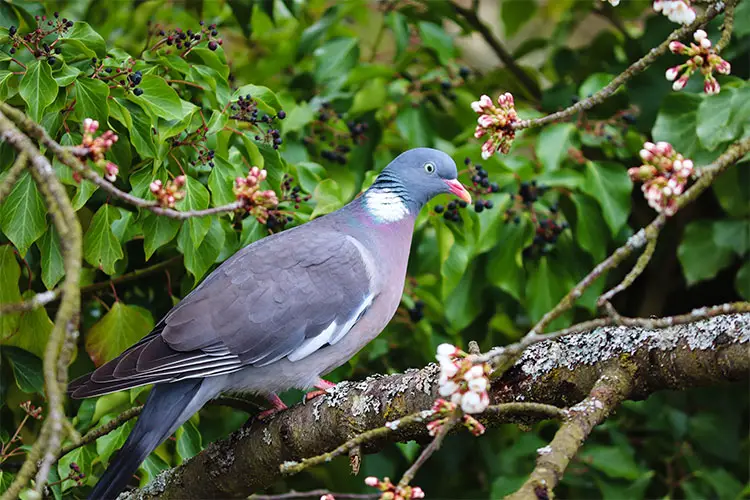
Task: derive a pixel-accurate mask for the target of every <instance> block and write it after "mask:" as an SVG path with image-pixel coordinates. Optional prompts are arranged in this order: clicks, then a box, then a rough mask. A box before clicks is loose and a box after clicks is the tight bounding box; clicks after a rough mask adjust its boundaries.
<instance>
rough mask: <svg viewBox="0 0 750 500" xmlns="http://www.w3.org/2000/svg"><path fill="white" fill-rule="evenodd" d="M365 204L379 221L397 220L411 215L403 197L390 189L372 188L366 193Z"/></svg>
mask: <svg viewBox="0 0 750 500" xmlns="http://www.w3.org/2000/svg"><path fill="white" fill-rule="evenodd" d="M365 205H366V206H367V210H368V211H369V212H370V214H371V215H372V216H373V217H374V218H375V219H376V220H377V221H378V222H397V221H400V220H401V219H403V218H404V217H406V216H407V215H409V208H408V207H407V206H406V203H404V201H403V200H402V199H401V197H400V196H399V195H397V194H395V193H393V192H391V191H390V190H389V189H374V190H373V189H371V190H369V191H367V193H366V194H365Z"/></svg>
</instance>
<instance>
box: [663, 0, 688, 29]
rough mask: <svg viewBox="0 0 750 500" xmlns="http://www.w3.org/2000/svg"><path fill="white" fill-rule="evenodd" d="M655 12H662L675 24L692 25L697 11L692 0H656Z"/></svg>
mask: <svg viewBox="0 0 750 500" xmlns="http://www.w3.org/2000/svg"><path fill="white" fill-rule="evenodd" d="M654 10H655V11H656V12H661V13H662V14H664V15H665V16H667V18H669V20H670V21H672V22H673V23H679V24H690V23H692V22H693V21H695V16H696V15H695V9H693V8H692V7H691V6H690V0H655V1H654Z"/></svg>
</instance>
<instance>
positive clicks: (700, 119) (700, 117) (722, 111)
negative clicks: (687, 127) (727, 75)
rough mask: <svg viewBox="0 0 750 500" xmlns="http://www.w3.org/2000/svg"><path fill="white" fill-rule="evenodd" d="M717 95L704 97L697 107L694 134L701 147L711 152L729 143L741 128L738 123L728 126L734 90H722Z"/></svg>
mask: <svg viewBox="0 0 750 500" xmlns="http://www.w3.org/2000/svg"><path fill="white" fill-rule="evenodd" d="M722 90H723V91H722V92H721V93H719V94H716V95H712V96H705V97H704V98H703V100H702V101H701V103H700V105H699V106H698V114H697V118H696V120H697V128H696V131H695V132H696V134H697V135H698V139H699V140H700V141H701V144H703V147H705V148H706V149H708V150H709V151H712V150H714V149H716V148H717V147H718V146H719V145H720V144H721V143H723V142H729V141H731V140H732V139H734V138H735V137H737V135H739V133H740V132H741V130H742V128H741V126H740V124H739V123H737V124H735V126H729V125H730V124H729V119H730V117H731V115H732V112H733V103H732V100H733V98H734V97H735V94H736V92H735V90H734V89H731V88H729V89H722Z"/></svg>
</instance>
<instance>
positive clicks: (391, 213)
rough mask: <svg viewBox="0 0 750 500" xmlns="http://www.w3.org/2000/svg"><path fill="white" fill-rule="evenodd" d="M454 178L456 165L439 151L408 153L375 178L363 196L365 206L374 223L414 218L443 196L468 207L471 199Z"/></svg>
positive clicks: (426, 149)
mask: <svg viewBox="0 0 750 500" xmlns="http://www.w3.org/2000/svg"><path fill="white" fill-rule="evenodd" d="M457 177H458V170H457V168H456V163H455V162H454V161H453V158H451V157H450V156H448V155H447V154H445V153H443V152H442V151H438V150H437V149H430V148H415V149H410V150H409V151H406V152H405V153H402V154H400V155H399V156H398V157H397V158H396V159H395V160H393V161H392V162H391V163H389V164H388V166H387V167H385V168H384V169H383V171H382V172H381V173H380V175H378V177H377V179H375V182H373V184H372V186H371V187H370V189H369V190H368V191H367V193H366V194H365V200H366V206H367V208H368V209H369V211H370V212H371V213H373V215H375V216H376V218H377V219H380V220H384V221H395V220H399V219H400V218H403V217H404V216H405V215H414V216H416V214H417V212H419V210H420V209H421V208H422V206H424V204H425V203H427V202H428V201H430V200H431V199H432V198H434V197H435V196H437V195H439V194H443V193H452V194H455V195H456V196H458V197H459V198H461V199H462V200H465V201H466V202H467V203H471V195H470V194H469V192H468V191H467V190H466V188H465V187H464V186H463V185H462V184H461V183H460V182H458V179H457Z"/></svg>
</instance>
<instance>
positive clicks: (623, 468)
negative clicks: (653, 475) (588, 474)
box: [581, 445, 641, 480]
mask: <svg viewBox="0 0 750 500" xmlns="http://www.w3.org/2000/svg"><path fill="white" fill-rule="evenodd" d="M620 446H622V445H620ZM620 446H586V447H585V449H584V450H583V452H582V453H581V460H583V461H584V462H586V463H589V464H591V467H593V468H595V469H598V470H600V471H602V472H603V473H605V474H606V475H608V476H609V477H614V478H622V479H629V480H634V479H637V478H638V477H640V475H641V471H640V469H639V468H638V465H637V464H636V463H635V460H633V456H632V455H631V454H630V453H628V452H627V451H626V450H624V449H622V448H621V447H620Z"/></svg>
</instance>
